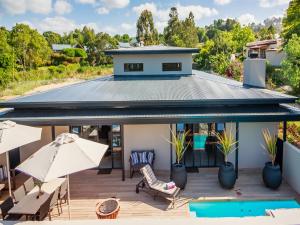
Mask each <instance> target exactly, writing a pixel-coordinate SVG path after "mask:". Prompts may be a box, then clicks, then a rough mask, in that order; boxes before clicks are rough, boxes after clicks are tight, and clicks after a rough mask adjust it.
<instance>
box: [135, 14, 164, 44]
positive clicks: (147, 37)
mask: <svg viewBox="0 0 300 225" xmlns="http://www.w3.org/2000/svg"><path fill="white" fill-rule="evenodd" d="M136 28H137V34H136V36H137V40H138V41H139V42H141V41H143V42H144V45H156V44H158V43H159V38H158V32H157V30H156V28H155V27H154V22H153V16H152V13H151V11H149V10H144V11H143V12H142V13H141V15H140V17H139V18H138V21H137V23H136Z"/></svg>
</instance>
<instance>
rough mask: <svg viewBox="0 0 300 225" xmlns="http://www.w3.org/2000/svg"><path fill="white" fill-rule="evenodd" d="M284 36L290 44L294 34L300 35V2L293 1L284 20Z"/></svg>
mask: <svg viewBox="0 0 300 225" xmlns="http://www.w3.org/2000/svg"><path fill="white" fill-rule="evenodd" d="M282 24H283V31H282V36H283V38H284V40H285V43H288V41H289V39H290V38H291V37H292V35H293V34H297V35H300V0H291V1H290V3H289V7H288V9H287V11H286V16H285V17H284V18H283V21H282Z"/></svg>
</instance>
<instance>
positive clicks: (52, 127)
mask: <svg viewBox="0 0 300 225" xmlns="http://www.w3.org/2000/svg"><path fill="white" fill-rule="evenodd" d="M51 136H52V141H54V140H55V126H51Z"/></svg>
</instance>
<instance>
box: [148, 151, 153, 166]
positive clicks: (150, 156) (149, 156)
mask: <svg viewBox="0 0 300 225" xmlns="http://www.w3.org/2000/svg"><path fill="white" fill-rule="evenodd" d="M153 156H154V154H153V152H149V153H148V163H149V164H150V165H152V163H153Z"/></svg>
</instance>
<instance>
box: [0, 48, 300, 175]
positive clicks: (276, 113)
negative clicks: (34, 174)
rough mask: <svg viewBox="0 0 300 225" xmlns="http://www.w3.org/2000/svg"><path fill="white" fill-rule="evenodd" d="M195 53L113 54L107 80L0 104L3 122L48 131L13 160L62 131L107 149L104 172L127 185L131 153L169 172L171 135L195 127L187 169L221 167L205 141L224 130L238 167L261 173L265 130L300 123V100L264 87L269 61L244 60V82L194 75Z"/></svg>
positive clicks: (154, 50) (183, 50) (212, 144)
mask: <svg viewBox="0 0 300 225" xmlns="http://www.w3.org/2000/svg"><path fill="white" fill-rule="evenodd" d="M196 52H198V49H194V48H179V47H167V46H145V47H134V48H120V49H113V50H108V51H106V54H107V55H111V56H112V57H113V62H114V74H112V75H110V76H105V77H100V78H98V79H95V80H90V81H85V82H82V83H77V84H73V85H70V86H66V87H62V88H58V89H53V90H50V91H46V92H42V93H37V94H33V95H30V96H24V97H19V98H16V99H12V100H9V101H4V102H0V107H5V108H10V110H8V111H7V112H5V113H2V114H1V115H0V120H13V121H16V122H18V123H22V124H27V125H32V126H40V127H42V128H43V133H42V139H41V141H39V142H35V143H33V144H30V145H27V146H24V147H21V148H20V149H19V150H16V151H17V153H15V155H17V157H11V160H19V161H23V160H25V159H26V158H27V157H29V156H30V155H31V154H32V153H34V152H35V151H36V150H38V148H40V147H41V146H43V145H44V144H46V143H49V142H50V141H52V140H53V139H54V138H55V136H57V135H58V134H60V133H62V132H73V133H77V134H79V135H80V136H82V137H84V138H87V139H90V140H94V141H97V142H101V143H105V144H109V146H110V148H109V150H108V152H107V154H106V155H105V158H104V160H103V161H102V162H101V165H100V167H101V168H104V169H121V170H122V178H123V180H124V179H125V177H128V176H129V172H128V170H129V157H130V153H131V151H132V150H146V149H147V150H149V149H154V151H155V162H154V169H155V170H162V171H170V168H171V164H172V162H174V161H175V151H174V150H175V149H174V147H173V146H172V145H171V144H170V143H169V142H168V140H170V138H171V131H173V132H183V131H186V130H190V132H191V133H190V135H189V136H188V139H189V140H187V141H191V145H190V146H189V147H188V149H187V151H186V153H185V156H184V159H183V160H184V163H185V165H186V167H187V168H188V169H189V168H191V169H193V168H197V169H198V168H203V167H217V166H219V165H220V164H221V163H223V160H224V158H223V156H222V154H221V153H220V152H219V151H218V150H217V147H216V144H215V142H207V141H205V140H208V139H209V138H211V137H213V136H214V135H215V133H216V132H222V131H224V129H226V131H227V132H233V134H234V135H235V137H236V140H237V141H238V143H237V144H236V147H237V150H236V151H235V153H234V154H232V155H231V156H230V161H232V162H233V163H234V164H235V165H236V169H238V168H262V167H263V166H264V164H265V162H266V161H268V159H267V158H268V156H267V154H266V153H265V151H264V149H263V146H262V145H263V143H264V142H263V137H262V129H266V128H267V129H269V130H270V131H271V132H272V133H277V131H278V126H279V122H284V124H286V121H292V120H299V119H300V112H299V110H297V109H296V108H293V107H291V106H289V105H288V103H294V102H295V101H296V99H297V98H296V97H293V96H289V95H285V94H282V93H279V92H275V91H271V90H267V89H265V69H266V64H265V60H264V59H251V58H249V59H246V60H245V66H244V67H245V73H244V83H241V82H237V81H235V80H230V79H227V78H224V77H220V76H216V75H212V74H209V73H205V72H201V71H196V70H192V62H193V60H192V54H193V53H196ZM203 140H204V141H203ZM3 157H4V156H3ZM1 160H4V158H3V159H1ZM16 164H17V163H16V162H14V163H12V165H16Z"/></svg>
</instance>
